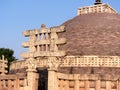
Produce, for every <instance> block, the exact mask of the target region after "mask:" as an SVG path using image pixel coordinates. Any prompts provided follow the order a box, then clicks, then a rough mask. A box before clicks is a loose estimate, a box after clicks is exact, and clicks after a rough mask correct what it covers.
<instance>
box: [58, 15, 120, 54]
mask: <svg viewBox="0 0 120 90" xmlns="http://www.w3.org/2000/svg"><path fill="white" fill-rule="evenodd" d="M62 25H65V29H66V31H65V32H63V33H61V34H59V36H60V37H65V38H66V39H67V43H66V44H65V45H63V46H62V47H60V49H62V50H66V51H67V55H120V15H119V14H110V13H91V14H83V15H79V16H76V17H75V18H73V19H71V20H68V21H66V22H65V23H63V24H62Z"/></svg>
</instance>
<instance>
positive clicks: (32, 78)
mask: <svg viewBox="0 0 120 90" xmlns="http://www.w3.org/2000/svg"><path fill="white" fill-rule="evenodd" d="M27 61H28V69H27V90H35V82H36V65H35V63H34V58H29V59H28V60H27Z"/></svg>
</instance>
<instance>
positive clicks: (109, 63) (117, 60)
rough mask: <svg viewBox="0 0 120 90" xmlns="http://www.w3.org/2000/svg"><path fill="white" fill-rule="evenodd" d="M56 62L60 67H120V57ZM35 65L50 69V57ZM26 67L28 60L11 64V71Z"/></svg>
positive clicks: (64, 59) (83, 57)
mask: <svg viewBox="0 0 120 90" xmlns="http://www.w3.org/2000/svg"><path fill="white" fill-rule="evenodd" d="M56 62H57V63H59V66H60V67H120V56H66V57H63V58H61V57H58V58H56V60H55V63H56ZM33 63H34V64H35V65H36V67H46V68H48V65H49V63H50V60H49V58H48V57H46V58H37V59H35V60H34V61H33ZM53 63H54V62H53ZM25 67H27V63H26V60H18V61H14V62H12V64H11V70H12V69H20V68H25Z"/></svg>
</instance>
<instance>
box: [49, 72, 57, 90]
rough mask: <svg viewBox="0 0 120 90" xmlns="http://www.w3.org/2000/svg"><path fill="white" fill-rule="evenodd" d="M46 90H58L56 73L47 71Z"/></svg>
mask: <svg viewBox="0 0 120 90" xmlns="http://www.w3.org/2000/svg"><path fill="white" fill-rule="evenodd" d="M48 90H58V80H57V72H56V71H54V70H48Z"/></svg>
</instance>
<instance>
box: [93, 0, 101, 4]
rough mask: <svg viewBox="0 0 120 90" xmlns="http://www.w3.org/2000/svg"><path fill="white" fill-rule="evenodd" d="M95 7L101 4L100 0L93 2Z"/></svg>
mask: <svg viewBox="0 0 120 90" xmlns="http://www.w3.org/2000/svg"><path fill="white" fill-rule="evenodd" d="M94 4H95V5H98V4H102V3H101V0H95V3H94Z"/></svg>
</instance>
